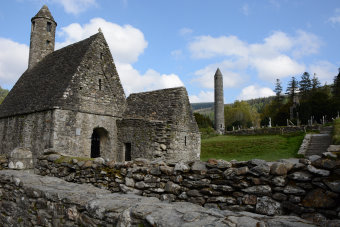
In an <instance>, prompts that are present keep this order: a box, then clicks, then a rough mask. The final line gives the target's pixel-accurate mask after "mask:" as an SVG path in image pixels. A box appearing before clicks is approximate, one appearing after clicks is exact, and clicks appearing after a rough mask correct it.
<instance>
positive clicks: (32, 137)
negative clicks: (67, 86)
mask: <svg viewBox="0 0 340 227" xmlns="http://www.w3.org/2000/svg"><path fill="white" fill-rule="evenodd" d="M53 117H54V116H53V111H52V110H51V111H43V112H37V113H33V114H25V115H17V116H14V117H6V118H1V119H0V154H9V153H10V152H11V151H12V150H14V149H15V148H17V147H25V148H28V149H30V150H31V151H32V153H33V156H34V157H35V158H36V157H37V156H39V155H40V154H42V153H43V151H44V149H47V148H50V147H52V145H53V141H52V138H53Z"/></svg>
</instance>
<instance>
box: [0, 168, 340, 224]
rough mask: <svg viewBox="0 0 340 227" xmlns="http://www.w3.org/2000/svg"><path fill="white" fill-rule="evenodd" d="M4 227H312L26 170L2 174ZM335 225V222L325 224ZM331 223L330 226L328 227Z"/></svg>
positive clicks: (286, 219) (296, 220) (0, 215)
mask: <svg viewBox="0 0 340 227" xmlns="http://www.w3.org/2000/svg"><path fill="white" fill-rule="evenodd" d="M0 197H1V200H0V223H1V225H2V226H4V227H7V226H18V227H21V226H22V227H26V226H56V227H58V226H89V227H98V226H117V227H125V226H145V227H151V226H173V227H180V226H188V227H196V226H216V227H217V226H219V227H221V226H253V227H255V226H268V227H295V226H304V227H312V226H315V225H314V224H313V223H311V222H310V221H307V220H303V219H300V218H298V217H294V216H290V217H288V216H274V217H270V216H264V215H258V214H251V213H244V212H232V211H228V210H217V209H207V208H204V207H201V206H198V205H195V204H192V203H187V202H179V203H166V202H161V201H159V200H158V199H157V198H150V197H149V198H146V197H141V196H138V195H133V194H121V193H110V191H107V190H105V189H99V188H95V187H94V186H92V185H88V184H75V183H69V182H65V181H64V180H62V179H58V178H55V177H43V176H38V175H35V174H30V173H27V172H24V171H13V170H12V171H9V170H5V171H4V170H3V171H0ZM325 224H328V226H336V224H339V222H334V221H333V222H326V223H325ZM332 224H333V225H332Z"/></svg>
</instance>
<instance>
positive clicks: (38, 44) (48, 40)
mask: <svg viewBox="0 0 340 227" xmlns="http://www.w3.org/2000/svg"><path fill="white" fill-rule="evenodd" d="M31 22H32V26H31V41H30V52H29V60H28V68H29V69H30V68H32V67H33V66H34V65H36V63H37V62H39V61H40V60H41V59H43V58H44V57H45V56H47V55H48V54H50V53H52V52H53V51H54V44H55V32H56V27H57V23H56V22H55V21H54V19H53V17H52V14H51V12H50V10H49V9H48V7H47V6H46V5H44V6H43V7H42V8H41V9H40V11H39V12H38V13H37V14H36V15H35V16H34V17H33V18H32V19H31Z"/></svg>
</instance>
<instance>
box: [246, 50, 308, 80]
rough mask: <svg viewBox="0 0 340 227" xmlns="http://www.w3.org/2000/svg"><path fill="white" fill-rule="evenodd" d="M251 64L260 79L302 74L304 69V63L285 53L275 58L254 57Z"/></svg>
mask: <svg viewBox="0 0 340 227" xmlns="http://www.w3.org/2000/svg"><path fill="white" fill-rule="evenodd" d="M252 65H253V66H254V67H255V68H256V69H257V71H258V75H259V77H260V78H262V79H273V78H283V77H288V76H292V75H296V74H302V73H303V72H304V71H305V66H304V65H302V64H299V63H297V62H295V61H294V60H292V59H291V58H290V57H288V56H286V55H279V56H277V57H275V58H255V59H253V60H252Z"/></svg>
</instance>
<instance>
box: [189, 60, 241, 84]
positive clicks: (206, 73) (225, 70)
mask: <svg viewBox="0 0 340 227" xmlns="http://www.w3.org/2000/svg"><path fill="white" fill-rule="evenodd" d="M242 64H243V62H242V61H239V62H232V61H224V62H220V63H216V64H211V65H208V66H206V67H205V68H203V69H200V70H197V71H196V72H195V75H196V76H197V77H196V78H194V79H193V80H192V81H193V82H197V83H199V84H200V85H201V86H202V87H204V88H214V75H215V72H216V69H217V68H220V70H221V72H222V75H223V86H224V87H234V86H236V85H238V84H239V83H240V82H241V81H243V78H242V76H241V75H240V74H239V73H238V72H234V71H232V69H236V68H238V67H239V68H242V67H243V66H242Z"/></svg>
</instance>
